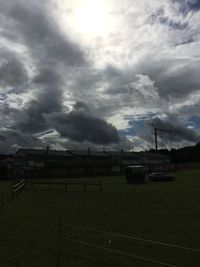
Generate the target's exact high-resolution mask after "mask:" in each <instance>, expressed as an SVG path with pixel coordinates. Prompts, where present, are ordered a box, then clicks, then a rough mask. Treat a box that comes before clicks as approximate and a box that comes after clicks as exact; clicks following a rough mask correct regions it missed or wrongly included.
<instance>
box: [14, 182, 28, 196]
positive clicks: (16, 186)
mask: <svg viewBox="0 0 200 267" xmlns="http://www.w3.org/2000/svg"><path fill="white" fill-rule="evenodd" d="M25 187H26V181H25V180H20V181H17V182H16V183H14V184H13V186H12V197H11V198H12V200H13V199H14V198H15V197H16V196H18V194H19V193H21V192H22V191H24V189H25Z"/></svg>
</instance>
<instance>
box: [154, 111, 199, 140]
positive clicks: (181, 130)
mask: <svg viewBox="0 0 200 267" xmlns="http://www.w3.org/2000/svg"><path fill="white" fill-rule="evenodd" d="M149 124H150V125H152V126H153V127H155V128H160V129H164V130H169V131H171V132H163V131H159V132H158V135H159V136H160V137H161V138H163V139H164V140H167V141H172V142H180V141H182V140H186V141H190V142H199V140H200V135H199V134H197V133H196V132H195V131H194V130H192V129H189V128H187V127H186V126H185V125H183V124H182V123H180V122H179V121H178V120H177V118H175V116H173V115H170V116H169V117H168V118H167V119H165V120H161V119H159V118H155V119H153V120H152V121H151V122H150V123H149Z"/></svg>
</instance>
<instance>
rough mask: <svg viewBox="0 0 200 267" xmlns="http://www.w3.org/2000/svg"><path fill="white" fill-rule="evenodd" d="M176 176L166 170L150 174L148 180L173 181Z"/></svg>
mask: <svg viewBox="0 0 200 267" xmlns="http://www.w3.org/2000/svg"><path fill="white" fill-rule="evenodd" d="M174 179H175V177H174V176H173V175H170V174H168V173H166V172H153V173H151V174H149V176H148V180H150V181H152V182H165V181H173V180H174Z"/></svg>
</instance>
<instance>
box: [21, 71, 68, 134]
mask: <svg viewBox="0 0 200 267" xmlns="http://www.w3.org/2000/svg"><path fill="white" fill-rule="evenodd" d="M33 83H34V84H35V85H36V87H37V89H38V91H37V94H36V96H35V97H36V100H31V101H30V102H28V103H27V106H26V108H25V109H24V111H23V112H24V113H25V114H26V116H25V119H24V121H23V122H20V123H18V125H17V126H18V128H19V129H20V130H21V131H22V132H27V133H37V132H41V131H45V130H47V128H48V126H47V124H46V120H45V117H44V114H49V113H51V112H59V111H61V110H62V101H63V91H62V89H61V85H62V79H61V77H60V76H59V75H58V74H57V73H56V71H52V70H51V69H48V68H47V69H43V70H41V71H40V73H39V74H38V75H37V76H36V77H35V78H34V81H33Z"/></svg>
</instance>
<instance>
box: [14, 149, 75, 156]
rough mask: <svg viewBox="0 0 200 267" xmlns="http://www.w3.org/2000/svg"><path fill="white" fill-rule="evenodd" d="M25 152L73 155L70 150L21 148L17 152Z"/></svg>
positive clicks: (28, 153)
mask: <svg viewBox="0 0 200 267" xmlns="http://www.w3.org/2000/svg"><path fill="white" fill-rule="evenodd" d="M19 153H23V154H26V155H38V156H42V155H49V156H60V157H71V154H70V153H69V152H68V151H59V150H44V149H23V148H21V149H19V150H18V151H17V153H16V154H19Z"/></svg>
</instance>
